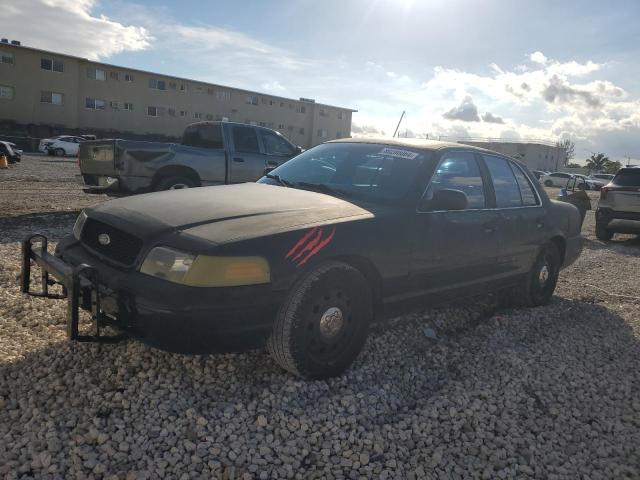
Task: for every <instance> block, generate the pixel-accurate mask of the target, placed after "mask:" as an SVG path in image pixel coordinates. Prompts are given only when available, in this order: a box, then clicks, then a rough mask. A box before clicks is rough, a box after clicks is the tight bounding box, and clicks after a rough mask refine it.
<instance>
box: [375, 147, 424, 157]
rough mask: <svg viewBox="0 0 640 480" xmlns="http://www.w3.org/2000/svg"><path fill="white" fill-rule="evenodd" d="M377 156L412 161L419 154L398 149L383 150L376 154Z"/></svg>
mask: <svg viewBox="0 0 640 480" xmlns="http://www.w3.org/2000/svg"><path fill="white" fill-rule="evenodd" d="M378 155H385V156H387V157H398V158H406V159H408V160H413V159H414V158H416V157H417V156H418V155H420V154H419V153H416V152H412V151H411V150H400V149H399V148H389V147H386V148H383V149H382V150H380V151H379V152H378Z"/></svg>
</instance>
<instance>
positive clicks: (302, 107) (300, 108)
mask: <svg viewBox="0 0 640 480" xmlns="http://www.w3.org/2000/svg"><path fill="white" fill-rule="evenodd" d="M296 112H298V113H307V107H305V106H304V105H300V106H299V107H298V108H296Z"/></svg>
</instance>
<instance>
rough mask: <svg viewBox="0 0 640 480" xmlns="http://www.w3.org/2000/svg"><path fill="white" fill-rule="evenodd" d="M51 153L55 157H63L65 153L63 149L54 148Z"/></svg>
mask: <svg viewBox="0 0 640 480" xmlns="http://www.w3.org/2000/svg"><path fill="white" fill-rule="evenodd" d="M53 153H54V154H55V156H56V157H64V156H65V154H66V153H67V152H65V151H64V148H56V149H55V150H54V151H53Z"/></svg>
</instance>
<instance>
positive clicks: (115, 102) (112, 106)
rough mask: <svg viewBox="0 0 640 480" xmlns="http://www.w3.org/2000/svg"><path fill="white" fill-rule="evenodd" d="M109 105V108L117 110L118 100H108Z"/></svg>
mask: <svg viewBox="0 0 640 480" xmlns="http://www.w3.org/2000/svg"><path fill="white" fill-rule="evenodd" d="M109 106H110V107H111V108H113V109H114V110H119V109H120V106H119V105H118V101H117V100H111V101H110V102H109Z"/></svg>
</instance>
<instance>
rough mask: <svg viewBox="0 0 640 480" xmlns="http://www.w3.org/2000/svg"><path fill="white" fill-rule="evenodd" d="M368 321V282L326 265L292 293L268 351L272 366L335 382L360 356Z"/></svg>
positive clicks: (345, 267)
mask: <svg viewBox="0 0 640 480" xmlns="http://www.w3.org/2000/svg"><path fill="white" fill-rule="evenodd" d="M371 316H372V306H371V289H370V288H369V285H368V283H367V281H366V279H365V278H364V277H363V276H362V274H361V273H360V272H359V271H358V270H356V269H355V268H353V267H351V266H349V265H347V264H345V263H342V262H328V263H325V264H323V265H321V266H319V267H318V268H316V269H315V270H313V271H311V272H309V273H308V274H306V275H305V276H304V277H303V278H302V279H300V280H299V281H298V282H297V283H296V285H294V287H293V288H292V289H291V292H290V293H289V296H288V298H287V300H286V301H285V302H284V304H283V305H282V307H281V308H280V311H279V312H278V315H277V318H276V320H275V322H274V325H273V331H272V334H271V337H270V338H269V340H268V342H267V347H268V349H269V352H270V354H271V356H272V357H273V358H274V359H275V361H276V362H277V363H278V364H279V365H280V366H281V367H283V368H284V369H285V370H288V371H290V372H291V373H293V374H295V375H298V376H300V377H304V378H309V379H322V378H329V377H333V376H336V375H339V374H340V373H342V372H343V371H344V370H346V369H347V368H348V367H349V365H351V363H352V362H353V361H354V360H355V359H356V357H357V356H358V354H359V353H360V350H361V349H362V346H363V345H364V342H365V340H366V338H367V333H368V330H369V322H370V320H371Z"/></svg>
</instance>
